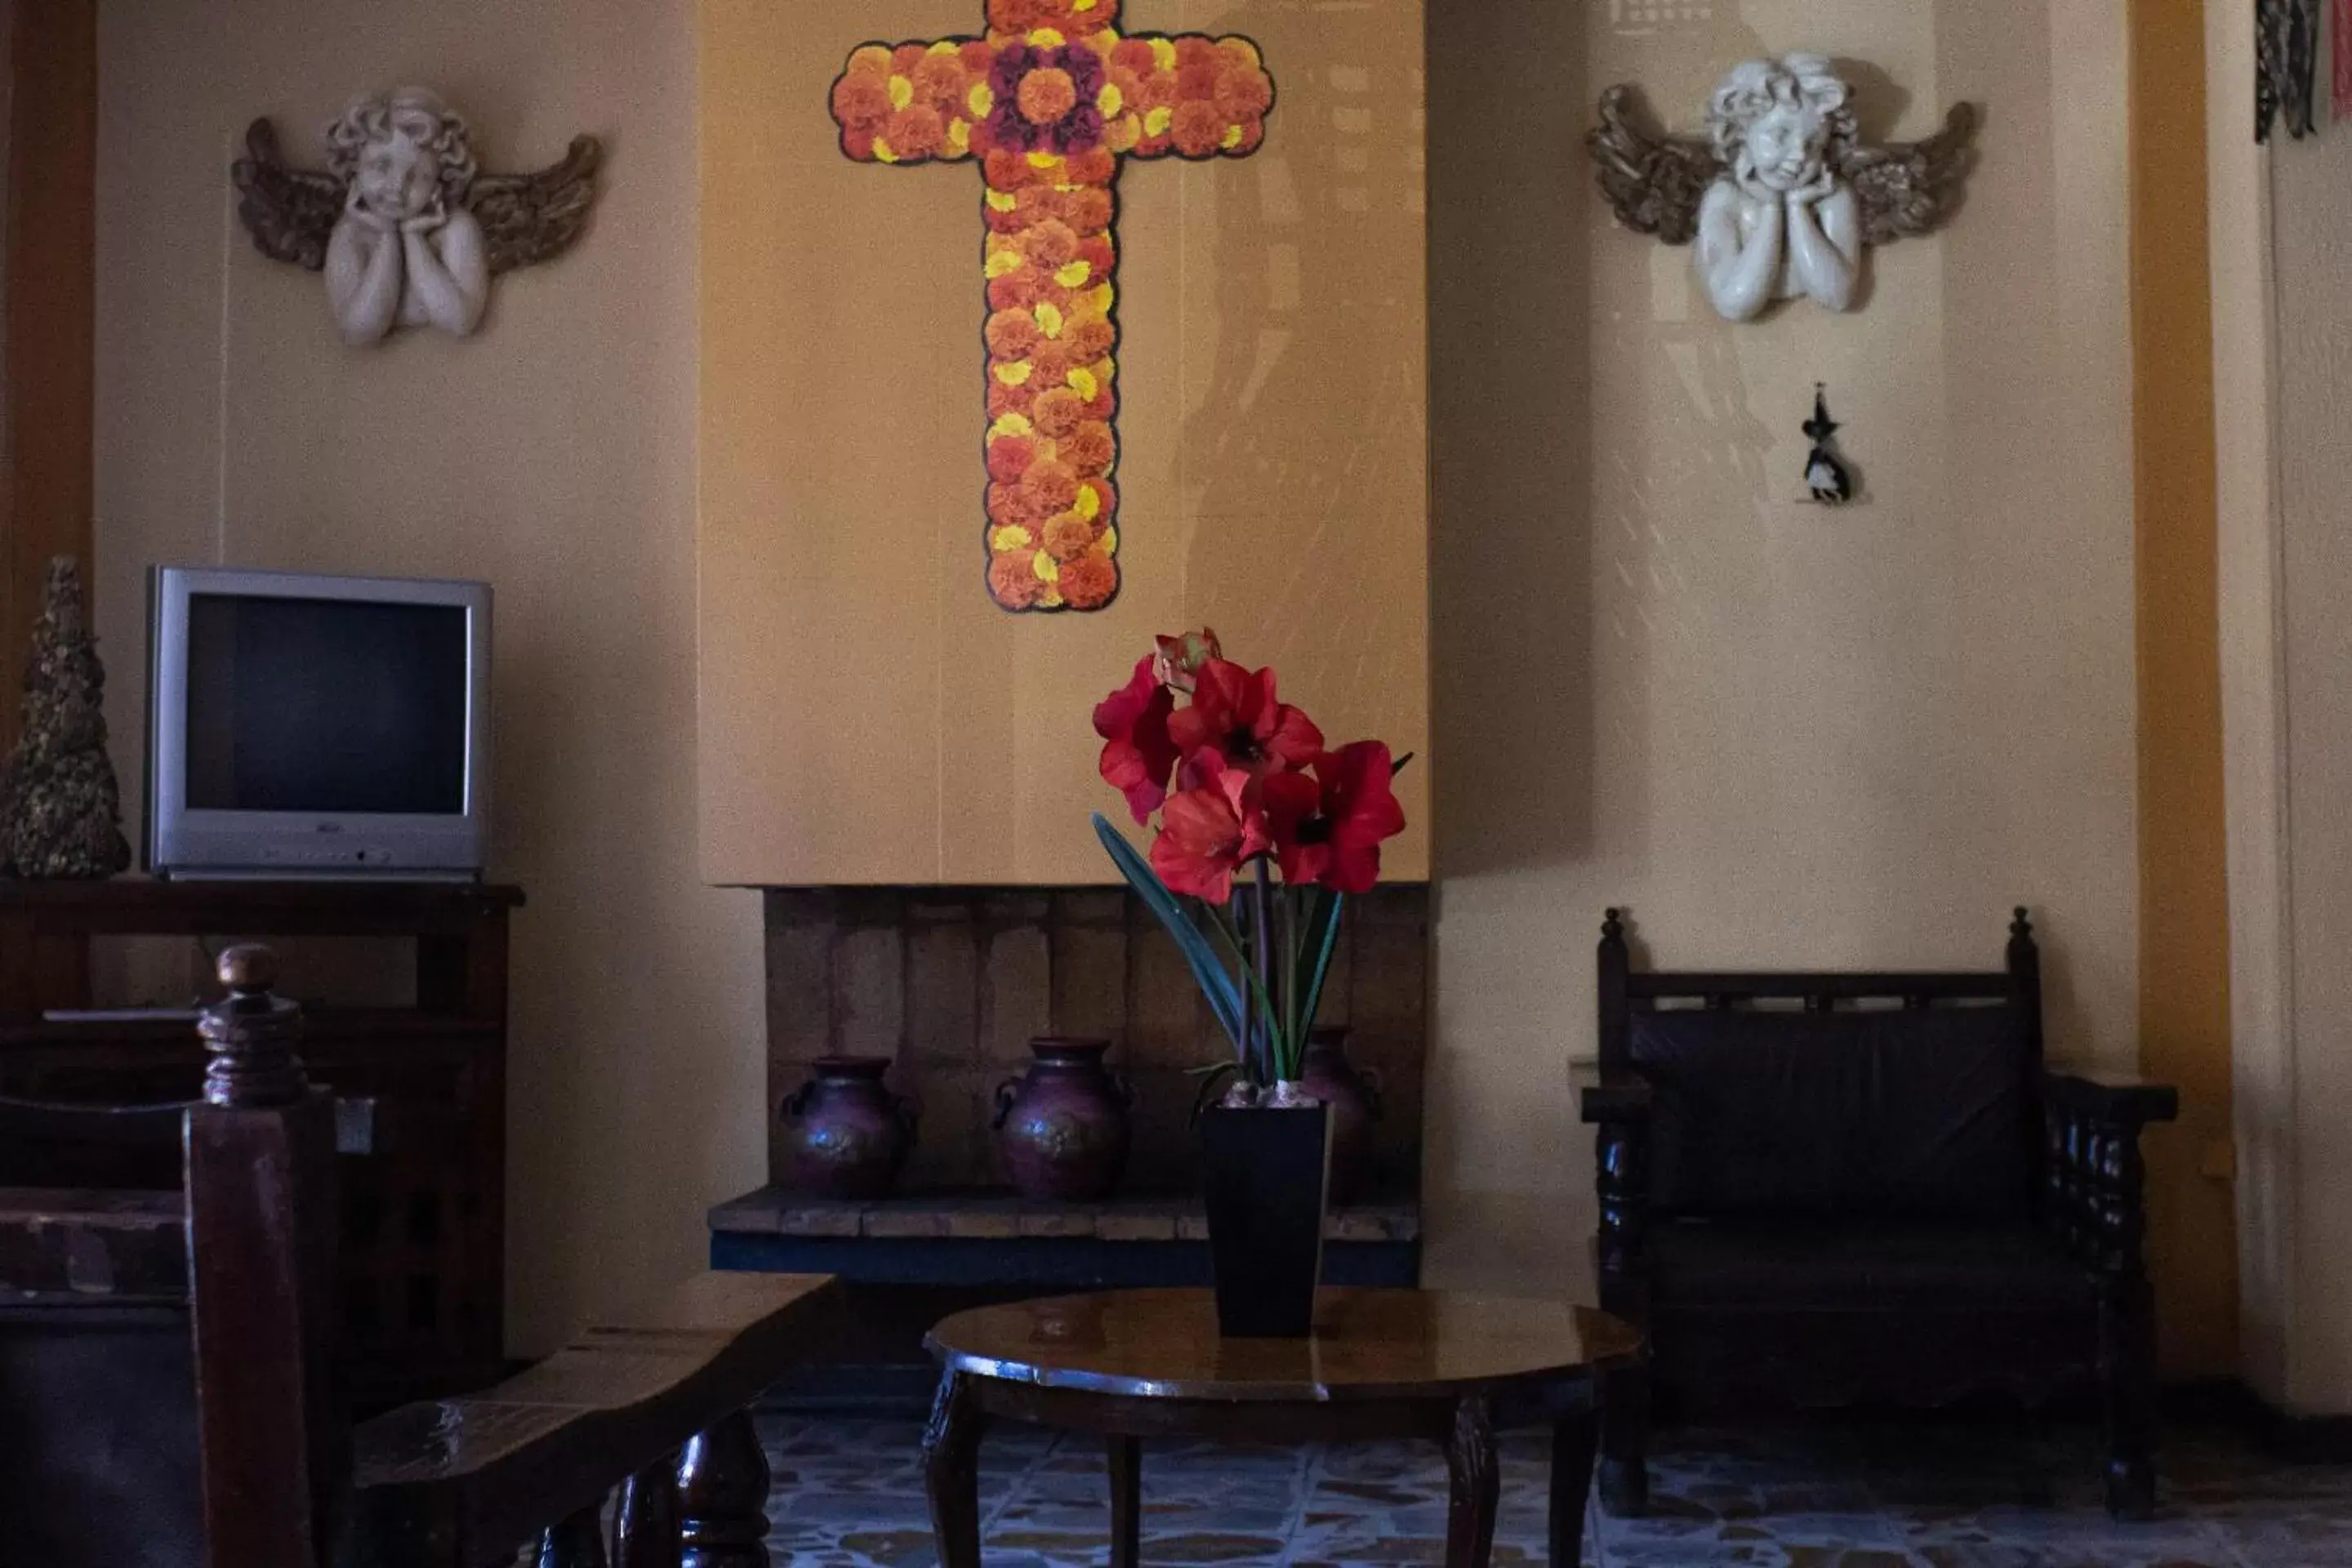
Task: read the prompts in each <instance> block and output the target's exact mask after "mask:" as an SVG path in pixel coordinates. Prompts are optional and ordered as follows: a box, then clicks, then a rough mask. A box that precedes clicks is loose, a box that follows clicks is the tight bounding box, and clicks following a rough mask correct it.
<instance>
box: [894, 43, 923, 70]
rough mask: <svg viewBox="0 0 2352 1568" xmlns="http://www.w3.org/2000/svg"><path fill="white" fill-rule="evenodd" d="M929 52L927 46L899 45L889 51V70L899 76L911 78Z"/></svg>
mask: <svg viewBox="0 0 2352 1568" xmlns="http://www.w3.org/2000/svg"><path fill="white" fill-rule="evenodd" d="M930 52H931V49H930V46H929V44H915V43H907V44H900V45H899V46H898V47H897V48H895V49H892V50H891V51H890V68H891V69H892V70H894V71H896V72H898V74H899V75H900V76H912V75H914V74H915V68H916V67H918V66H919V65H921V64H922V63H923V61H924V60H925V58H928V57H929V54H930Z"/></svg>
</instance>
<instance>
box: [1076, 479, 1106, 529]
mask: <svg viewBox="0 0 2352 1568" xmlns="http://www.w3.org/2000/svg"><path fill="white" fill-rule="evenodd" d="M1076 510H1077V514H1078V515H1079V516H1080V517H1082V518H1085V519H1086V520H1087V521H1088V522H1092V521H1094V520H1095V519H1096V518H1097V517H1099V516H1101V515H1102V492H1101V491H1100V490H1098V489H1095V488H1094V486H1092V485H1080V486H1079V487H1078V502H1077V508H1076Z"/></svg>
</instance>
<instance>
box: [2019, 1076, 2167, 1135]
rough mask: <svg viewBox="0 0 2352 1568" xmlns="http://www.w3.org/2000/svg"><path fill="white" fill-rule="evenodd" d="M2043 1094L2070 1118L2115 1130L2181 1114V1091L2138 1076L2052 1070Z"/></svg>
mask: <svg viewBox="0 0 2352 1568" xmlns="http://www.w3.org/2000/svg"><path fill="white" fill-rule="evenodd" d="M2042 1098H2043V1099H2044V1100H2047V1101H2048V1102H2049V1103H2050V1104H2051V1105H2052V1106H2053V1107H2054V1108H2055V1109H2057V1110H2061V1111H2063V1112H2064V1113H2066V1114H2067V1115H2070V1116H2079V1117H2082V1118H2084V1120H2086V1121H2095V1122H2099V1123H2101V1124H2103V1125H2105V1126H2111V1127H2132V1128H2138V1127H2144V1126H2146V1125H2147V1123H2149V1122H2151V1121H2171V1120H2173V1118H2175V1117H2177V1116H2179V1114H2180V1091H2179V1089H2175V1088H2173V1087H2172V1086H2171V1085H2170V1084H2168V1083H2156V1082H2153V1081H2151V1080H2149V1079H2144V1078H2141V1077H2139V1076H2138V1075H2137V1074H2136V1073H2125V1072H2106V1071H2101V1070H2098V1069H2095V1068H2070V1069H2066V1070H2063V1071H2061V1070H2059V1069H2056V1068H2052V1069H2050V1070H2048V1071H2045V1072H2043V1073H2042Z"/></svg>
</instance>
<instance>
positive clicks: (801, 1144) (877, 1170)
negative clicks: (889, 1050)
mask: <svg viewBox="0 0 2352 1568" xmlns="http://www.w3.org/2000/svg"><path fill="white" fill-rule="evenodd" d="M889 1068H890V1058H887V1057H819V1058H817V1059H816V1060H815V1061H814V1062H811V1063H810V1064H809V1080H808V1081H807V1082H806V1083H804V1084H803V1085H801V1086H800V1088H798V1089H794V1090H793V1092H792V1094H791V1096H790V1097H789V1098H787V1099H786V1100H785V1101H784V1103H783V1120H784V1160H785V1182H786V1184H787V1185H789V1186H790V1187H791V1188H792V1189H793V1191H794V1192H797V1193H807V1194H811V1195H812V1196H814V1197H824V1198H879V1197H887V1195H888V1194H889V1192H890V1189H891V1188H892V1187H893V1186H895V1185H896V1184H898V1173H899V1172H900V1171H901V1170H902V1169H904V1168H905V1166H906V1163H907V1155H908V1152H909V1151H911V1150H912V1149H913V1148H914V1146H915V1120H916V1116H917V1114H918V1113H917V1111H916V1109H915V1107H914V1105H913V1104H912V1103H911V1102H910V1101H908V1100H902V1099H901V1098H899V1097H898V1095H895V1094H892V1093H891V1092H890V1091H889V1089H887V1088H885V1087H884V1086H883V1083H882V1075H883V1074H884V1073H885V1072H887V1071H888V1070H889Z"/></svg>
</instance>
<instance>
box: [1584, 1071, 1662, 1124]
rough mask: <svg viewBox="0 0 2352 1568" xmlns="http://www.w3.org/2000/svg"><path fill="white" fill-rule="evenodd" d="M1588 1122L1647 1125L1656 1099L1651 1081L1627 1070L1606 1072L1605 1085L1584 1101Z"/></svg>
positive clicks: (1594, 1087)
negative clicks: (1621, 1122)
mask: <svg viewBox="0 0 2352 1568" xmlns="http://www.w3.org/2000/svg"><path fill="white" fill-rule="evenodd" d="M1580 1098H1581V1100H1582V1102H1583V1107H1584V1120H1585V1121H1587V1122H1611V1121H1636V1122H1640V1121H1649V1119H1650V1108H1651V1105H1652V1103H1653V1101H1654V1100H1655V1098H1656V1097H1655V1095H1654V1092H1653V1091H1652V1089H1651V1088H1650V1080H1649V1079H1645V1078H1643V1077H1642V1076H1641V1075H1640V1074H1639V1073H1636V1072H1632V1071H1629V1070H1627V1069H1626V1068H1601V1081H1600V1082H1598V1083H1593V1084H1588V1085H1587V1086H1586V1087H1585V1089H1584V1092H1583V1094H1582V1096H1581V1097H1580Z"/></svg>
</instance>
